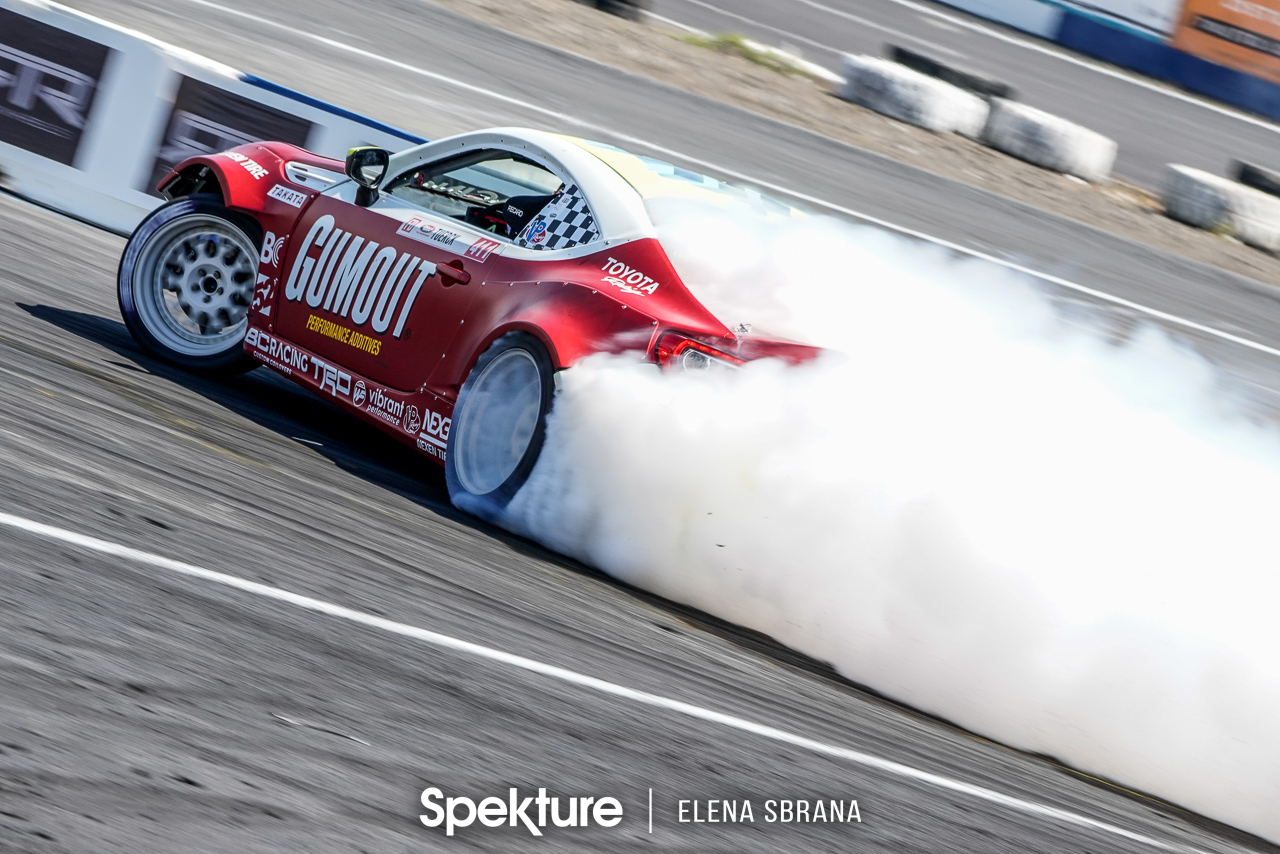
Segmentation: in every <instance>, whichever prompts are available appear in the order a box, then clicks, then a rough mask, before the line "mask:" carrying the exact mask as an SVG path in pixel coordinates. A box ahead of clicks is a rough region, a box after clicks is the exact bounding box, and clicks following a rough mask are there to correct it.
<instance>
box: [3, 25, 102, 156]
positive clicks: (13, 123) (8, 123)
mask: <svg viewBox="0 0 1280 854" xmlns="http://www.w3.org/2000/svg"><path fill="white" fill-rule="evenodd" d="M110 52H111V51H110V48H108V47H107V46H106V45H104V44H98V43H97V42H94V41H90V40H89V39H86V38H81V37H80V36H77V35H74V34H73V33H69V32H67V31H66V30H60V29H58V28H57V27H52V26H49V25H48V24H45V23H42V22H40V21H36V20H33V19H31V18H28V17H24V16H23V15H20V14H18V13H17V12H12V11H10V10H8V9H3V8H0V141H3V142H7V143H9V144H10V145H15V146H17V147H18V148H21V149H24V150H26V151H30V152H33V153H35V154H39V155H40V156H42V157H47V158H49V159H50V160H53V161H55V162H57V163H62V164H65V165H67V166H73V165H75V161H76V153H77V151H78V150H79V148H80V140H81V138H82V137H83V135H84V129H85V125H86V123H87V122H88V118H89V111H90V109H91V108H92V107H93V102H94V96H95V95H96V94H97V90H98V84H99V83H100V81H101V80H102V72H103V69H104V68H105V67H106V63H107V55H108V54H109V53H110Z"/></svg>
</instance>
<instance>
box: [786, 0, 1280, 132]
mask: <svg viewBox="0 0 1280 854" xmlns="http://www.w3.org/2000/svg"><path fill="white" fill-rule="evenodd" d="M795 2H797V3H803V4H804V5H805V6H809V7H811V8H813V9H817V10H818V11H820V12H827V13H828V14H831V15H835V16H836V17H837V18H848V19H850V20H854V21H858V22H859V23H861V19H860V18H859V17H858V16H857V15H852V14H850V13H849V12H846V11H844V10H843V9H833V8H832V7H830V6H828V5H826V4H824V3H819V2H817V0H795ZM889 2H890V3H897V4H898V5H899V6H905V7H906V8H908V9H910V10H912V11H913V12H919V13H920V14H922V15H929V16H931V17H934V18H938V19H940V20H943V21H946V22H948V23H951V24H955V25H956V26H957V27H963V28H965V29H966V30H972V31H973V32H975V33H981V34H982V35H984V36H990V37H991V38H993V39H997V40H998V41H1002V42H1004V43H1006V44H1011V45H1016V46H1018V47H1021V48H1026V49H1027V50H1031V51H1035V52H1036V53H1041V54H1044V55H1045V56H1052V57H1055V58H1057V59H1060V60H1062V61H1063V62H1069V63H1071V64H1072V65H1077V66H1079V67H1080V68H1087V69H1089V70H1090V71H1096V72H1097V73H1099V74H1102V75H1105V76H1107V77H1114V78H1115V79H1116V80H1124V81H1125V82H1127V83H1132V84H1133V85H1134V86H1140V87H1142V88H1143V89H1147V90H1150V91H1152V92H1159V93H1160V94H1161V95H1167V96H1168V97H1170V98H1174V99H1176V100H1178V101H1183V102H1185V103H1187V104H1195V105H1196V106H1198V107H1204V108H1205V109H1206V110H1212V111H1213V112H1215V113H1218V114H1220V115H1223V116H1230V117H1231V118H1233V119H1239V120H1240V121H1242V122H1247V123H1248V124H1251V125H1255V126H1257V127H1260V128H1265V129H1266V130H1269V131H1271V132H1272V133H1280V125H1277V124H1276V123H1275V122H1272V121H1268V120H1266V119H1260V118H1257V117H1256V116H1251V115H1249V114H1247V113H1242V112H1240V111H1238V110H1234V109H1232V108H1230V107H1224V106H1222V105H1221V104H1215V103H1213V102H1212V101H1206V100H1204V99H1202V98H1197V97H1195V96H1194V95H1188V94H1187V93H1185V92H1181V91H1179V90H1177V89H1174V88H1172V86H1171V85H1168V86H1166V85H1162V84H1159V83H1156V82H1154V81H1152V80H1148V79H1146V78H1144V77H1139V76H1137V75H1134V74H1130V73H1128V72H1125V71H1120V70H1119V69H1116V68H1110V67H1108V66H1106V65H1102V64H1101V63H1098V62H1095V61H1092V60H1088V59H1083V58H1081V57H1079V56H1075V55H1073V54H1070V53H1066V52H1065V51H1061V50H1055V49H1053V48H1048V47H1045V46H1044V45H1042V44H1038V43H1036V42H1033V41H1028V40H1026V39H1024V38H1018V37H1017V36H1011V35H1009V34H1008V33H1002V32H1000V31H999V30H995V29H992V28H991V27H987V26H983V25H982V24H975V23H974V22H973V21H967V20H965V19H964V18H958V17H956V16H955V15H948V14H947V13H946V12H940V11H938V10H937V9H934V8H933V7H932V6H925V5H924V4H922V3H916V2H913V0H889ZM940 2H944V3H945V2H946V0H940Z"/></svg>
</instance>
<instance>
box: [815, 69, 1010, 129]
mask: <svg viewBox="0 0 1280 854" xmlns="http://www.w3.org/2000/svg"><path fill="white" fill-rule="evenodd" d="M842 71H843V73H844V78H845V79H844V83H843V85H840V84H837V86H836V94H837V95H839V96H840V97H841V98H844V99H845V100H846V101H852V102H853V103H855V104H860V105H862V106H864V107H866V108H867V109H870V110H875V111H876V112H877V113H881V114H883V115H886V116H889V117H890V118H893V119H897V120H898V121H903V122H907V123H909V124H913V125H916V126H918V127H922V128H926V129H928V130H931V131H934V132H935V133H952V132H954V133H960V134H964V135H965V136H968V137H973V138H975V139H976V138H977V137H978V136H979V135H980V134H981V133H982V128H983V126H984V125H985V124H986V121H987V102H986V101H984V100H982V99H981V98H979V97H978V96H977V95H974V94H972V93H970V92H966V91H964V90H963V89H961V88H959V87H957V86H952V85H951V84H950V83H944V82H942V81H941V80H938V79H936V78H933V77H929V76H927V75H924V74H921V73H920V72H918V71H913V70H911V69H910V68H907V67H905V66H902V65H898V64H897V63H894V62H890V61H888V60H886V59H879V58H877V57H874V56H854V55H852V54H846V55H845V58H844V67H843V69H842Z"/></svg>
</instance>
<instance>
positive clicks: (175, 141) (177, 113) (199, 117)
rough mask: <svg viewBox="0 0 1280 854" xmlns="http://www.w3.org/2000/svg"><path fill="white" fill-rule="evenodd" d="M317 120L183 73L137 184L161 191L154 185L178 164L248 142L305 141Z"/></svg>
mask: <svg viewBox="0 0 1280 854" xmlns="http://www.w3.org/2000/svg"><path fill="white" fill-rule="evenodd" d="M312 126H313V122H311V121H309V120H308V119H305V118H302V117H301V116H296V115H292V114H290V113H287V112H284V111H283V110H277V109H275V108H274V107H270V106H268V105H266V104H263V103H260V102H258V101H253V100H250V99H249V98H245V97H242V96H240V95H237V94H235V93H234V92H230V91H228V90H227V89H226V88H223V87H220V86H215V85H212V84H210V83H206V82H204V81H203V80H196V79H195V78H193V77H187V76H183V78H182V82H181V83H180V84H179V85H178V95H177V97H176V98H175V99H174V102H173V108H172V109H171V110H170V111H169V120H168V122H166V125H165V132H164V136H163V138H162V139H161V140H160V142H159V144H158V145H157V147H156V155H155V163H154V165H153V166H152V169H151V175H150V177H149V178H148V179H147V181H146V182H145V183H144V186H142V187H139V188H138V189H140V190H142V191H144V192H147V193H150V194H151V195H154V196H159V193H157V192H156V189H155V187H156V184H158V183H159V182H160V179H161V178H162V177H164V175H165V173H166V172H168V171H169V169H170V168H171V167H172V166H173V165H174V164H175V163H179V162H181V161H183V160H185V159H187V158H188V157H194V156H195V155H197V154H213V153H215V152H218V151H225V150H226V149H228V148H234V147H235V146H237V145H244V144H245V143H247V142H261V141H263V140H279V141H281V142H289V143H292V144H294V145H299V146H305V145H306V143H307V137H308V136H309V135H310V134H311V129H312Z"/></svg>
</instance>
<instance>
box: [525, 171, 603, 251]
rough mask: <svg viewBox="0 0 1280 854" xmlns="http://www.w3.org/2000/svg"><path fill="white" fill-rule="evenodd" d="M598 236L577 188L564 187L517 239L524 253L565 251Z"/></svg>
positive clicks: (572, 186) (574, 186)
mask: <svg viewBox="0 0 1280 854" xmlns="http://www.w3.org/2000/svg"><path fill="white" fill-rule="evenodd" d="M599 236H600V231H599V229H597V228H596V221H595V219H594V218H593V217H592V216H591V211H590V210H589V209H588V208H587V200H586V199H584V198H583V197H582V193H580V192H579V191H578V187H577V185H576V184H570V185H569V186H568V187H565V188H564V189H563V190H562V191H561V192H560V194H559V195H557V196H556V197H555V198H554V199H552V200H551V201H550V202H549V203H548V204H547V206H546V207H545V208H543V209H542V212H541V213H539V214H538V215H537V216H536V217H534V219H533V221H532V222H530V223H529V224H528V225H526V226H525V227H524V231H522V232H520V236H519V237H517V238H516V245H517V246H523V247H524V248H525V249H568V248H570V247H572V246H578V245H581V244H583V243H590V242H591V241H593V240H595V239H596V238H597V237H599Z"/></svg>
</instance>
